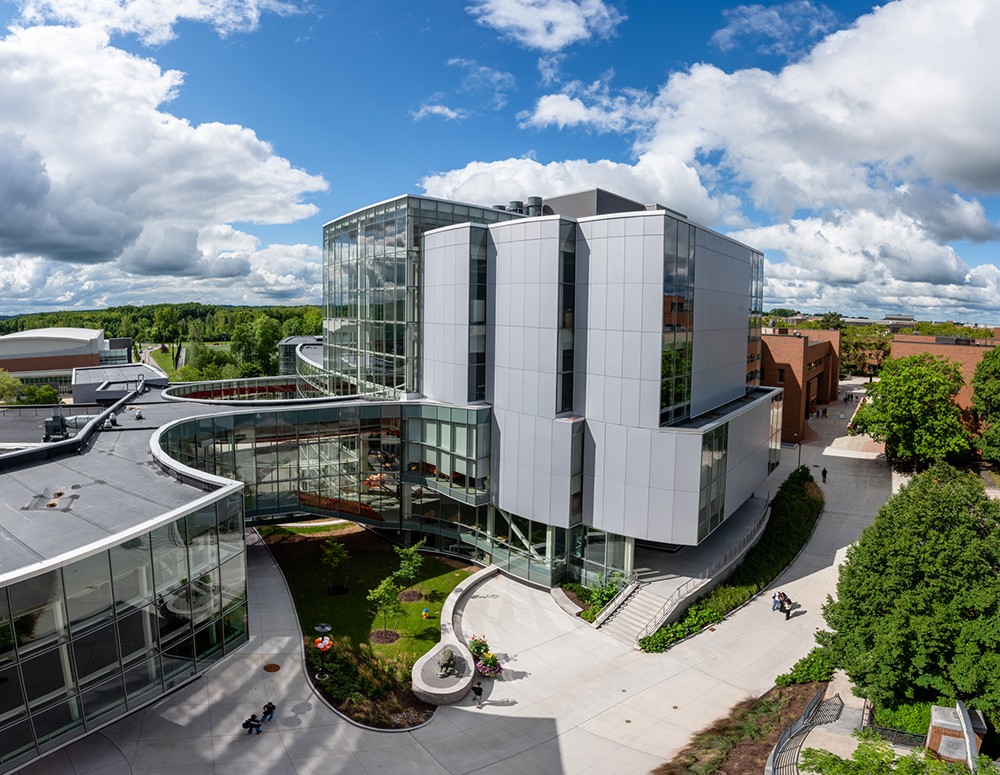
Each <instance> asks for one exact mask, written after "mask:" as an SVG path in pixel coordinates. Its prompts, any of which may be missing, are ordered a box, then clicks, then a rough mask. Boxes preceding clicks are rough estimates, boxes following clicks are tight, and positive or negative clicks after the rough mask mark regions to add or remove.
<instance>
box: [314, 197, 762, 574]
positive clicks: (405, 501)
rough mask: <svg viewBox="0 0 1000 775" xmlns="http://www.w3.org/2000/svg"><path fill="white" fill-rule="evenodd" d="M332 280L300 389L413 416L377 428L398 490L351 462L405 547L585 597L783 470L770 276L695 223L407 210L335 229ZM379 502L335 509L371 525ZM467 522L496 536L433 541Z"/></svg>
mask: <svg viewBox="0 0 1000 775" xmlns="http://www.w3.org/2000/svg"><path fill="white" fill-rule="evenodd" d="M324 270H325V283H326V284H325V300H324V301H325V317H326V320H325V330H324V363H323V369H322V371H323V372H325V373H324V374H323V375H319V374H318V372H319V371H320V369H318V368H317V366H316V364H315V363H311V364H302V368H301V370H300V375H301V376H302V377H303V379H306V380H309V381H310V382H311V383H312V384H313V385H318V384H320V383H321V380H324V381H325V388H326V389H327V391H328V392H329V393H330V394H338V395H342V394H345V393H350V392H356V393H357V394H358V395H362V396H368V397H378V398H381V399H387V400H390V401H393V400H394V399H395V400H397V401H399V403H398V404H390V405H380V406H379V408H378V409H377V410H376V409H375V408H374V407H370V408H367V409H362V410H361V411H368V412H371V413H375V412H378V413H379V414H380V415H381V416H383V417H384V416H387V413H394V412H397V411H398V412H399V416H400V419H401V423H400V427H399V434H400V436H399V438H400V451H401V452H400V456H399V458H400V459H399V466H400V468H399V470H398V472H397V471H396V470H394V469H385V470H382V469H379V468H378V467H377V466H372V465H368V466H367V467H366V460H365V458H364V454H362V455H361V457H360V458H358V459H357V465H358V467H359V468H361V469H363V475H364V477H375V480H374V481H376V482H378V487H379V488H380V489H383V490H387V491H388V492H383V493H382V494H381V497H380V500H381V501H382V502H385V503H388V502H390V501H391V502H392V503H393V504H394V508H398V509H399V512H398V516H396V514H397V512H395V511H394V512H393V515H392V516H391V517H390V519H389V521H390V522H392V521H393V520H395V522H396V524H395V528H396V529H399V530H407V531H408V530H413V531H415V532H419V533H420V534H427V535H440V536H443V537H442V539H441V543H442V544H444V545H446V548H447V549H448V550H450V551H453V552H456V553H460V554H465V555H469V556H473V557H476V558H478V559H480V560H481V561H489V562H500V563H508V564H510V563H511V562H512V560H511V558H516V561H514V563H513V564H514V565H515V566H516V567H513V568H511V570H512V572H515V573H517V575H520V576H522V577H524V578H527V579H530V580H532V581H538V582H541V583H555V582H556V581H558V580H559V578H561V577H562V576H563V575H566V574H569V575H572V576H575V577H578V578H581V579H591V578H594V577H596V576H600V575H602V574H604V573H606V572H609V571H613V570H626V571H627V570H630V568H631V561H632V553H633V545H634V541H635V540H644V541H653V542H662V543H669V544H674V545H684V544H691V545H693V544H697V543H700V542H701V541H703V540H704V539H705V538H706V537H707V536H708V535H709V534H711V533H712V532H713V531H714V530H715V529H716V528H717V527H718V526H719V525H720V524H722V522H723V521H724V520H725V519H726V518H727V517H728V516H730V515H731V514H732V513H733V512H734V511H735V510H736V509H737V508H739V506H740V505H742V504H743V502H744V501H746V499H747V498H749V497H750V495H751V494H752V493H753V491H754V489H755V488H756V487H757V486H758V485H759V484H760V483H761V482H762V481H763V479H764V478H765V477H766V476H767V474H768V473H769V472H770V470H772V469H773V467H774V465H776V461H777V451H778V447H779V436H778V434H777V433H776V432H775V431H776V429H775V427H774V425H773V423H774V418H775V417H776V416H777V415H775V413H774V411H773V405H775V403H776V402H777V405H778V406H779V407H780V396H781V393H780V391H774V390H770V389H764V388H761V387H760V358H761V355H760V348H761V344H760V326H761V306H762V301H761V299H762V287H763V274H762V272H763V256H762V254H761V253H760V252H759V251H755V250H753V249H752V248H749V247H747V246H745V245H741V244H739V243H737V242H735V241H733V240H730V239H728V238H726V237H724V236H722V235H720V234H716V233H715V232H712V231H710V230H708V229H705V228H703V227H701V226H698V225H697V224H694V223H692V222H690V221H689V220H688V219H687V218H686V217H684V216H683V215H681V214H680V213H676V212H674V211H671V210H668V209H667V208H664V207H662V206H659V205H650V206H646V205H642V204H640V203H637V202H633V201H631V200H628V199H625V198H623V197H619V196H616V195H613V194H610V193H608V192H604V191H601V190H599V189H598V190H593V191H590V192H580V193H578V194H571V195H567V196H564V197H556V198H552V199H546V200H544V201H543V200H541V199H538V198H532V199H529V200H528V206H524V205H523V204H522V203H520V202H512V203H510V205H509V206H508V207H503V206H494V207H491V208H488V207H481V206H475V205H469V204H466V203H460V202H448V201H444V200H440V199H431V198H426V197H416V196H401V197H397V198H394V199H391V200H387V201H385V202H381V203H379V204H376V205H373V206H370V207H366V208H363V209H361V210H357V211H355V212H353V213H350V214H348V215H345V216H343V217H341V218H337V219H335V220H333V221H331V222H330V223H328V224H327V225H326V226H325V227H324ZM406 412H411V413H417V412H419V413H421V419H420V420H419V421H418V420H417V419H416V417H413V419H406V418H407V415H406ZM463 412H475V413H476V414H477V418H478V419H477V420H476V429H477V430H476V433H475V443H476V445H478V447H479V448H478V450H477V453H476V455H475V456H473V455H472V454H471V453H470V452H469V446H468V445H469V444H470V443H471V439H472V436H471V435H469V436H466V432H465V431H464V430H463V431H461V432H459V431H456V430H455V428H456V427H458V426H456V425H454V424H453V421H452V420H451V418H452V417H453V416H459V414H460V413H463ZM469 427H471V426H469ZM779 430H780V429H779ZM470 433H471V432H470ZM351 456H352V458H351V459H352V460H354V457H355V455H354V453H351ZM367 462H368V463H370V461H367ZM320 468H322V466H321V467H320ZM338 471H340V472H341V473H338V477H342V471H343V468H342V467H341V468H339V469H338ZM418 475H420V476H418ZM321 478H322V477H321ZM418 479H419V481H418ZM337 481H341V479H339V478H338V480H337ZM470 483H471V484H470ZM319 486H320V487H323V485H319ZM365 487H366V485H365V484H364V483H362V484H358V483H354V484H353V485H352V486H351V487H349V488H347V492H345V491H344V490H343V488H342V489H341V491H340V492H339V494H337V495H327V496H323V497H325V498H326V500H322V501H320V502H322V503H323V504H324V506H327V507H330V506H334V507H341V508H340V510H341V512H342V513H347V514H356V513H358V512H361V513H362V514H364V513H366V509H365V507H364V505H363V501H364V500H365V499H366V498H365ZM430 493H433V496H429V494H430ZM344 495H348V496H350V497H349V498H347V499H345V498H344V497H343V496H344ZM428 497H432V498H433V501H434V503H433V505H431V504H428V503H427V500H428ZM330 498H334V500H330ZM345 500H347V501H349V502H350V504H351V505H350V506H349V507H348V509H347V510H346V511H344V509H343V506H344V502H345ZM428 507H429V508H428ZM463 509H474V510H483V514H482V515H480V514H479V512H478V511H475V512H474V513H469V514H468V515H467V516H465V517H464V519H465V521H466V522H467V523H469V524H467V525H465V528H467V529H465V530H457V529H451V530H450V529H448V528H447V527H435V526H433V525H431V524H430V523H428V521H427V520H428V519H438V518H439V515H441V514H444V515H446V517H445V518H444V519H443V520H442V521H443V523H444V524H445V525H447V523H448V522H455V521H459V522H460V523H461V520H462V519H463V517H462V516H461V515H462V511H463ZM334 510H337V508H335V509H334ZM368 516H370V515H368ZM452 516H454V519H451V517H452ZM472 525H482V526H483V530H482V531H481V534H476V536H475V537H474V539H473V536H472V532H471V526H472ZM456 530H457V532H456ZM463 536H466V537H467V538H468V539H469V540H465V539H463ZM439 548H441V547H439Z"/></svg>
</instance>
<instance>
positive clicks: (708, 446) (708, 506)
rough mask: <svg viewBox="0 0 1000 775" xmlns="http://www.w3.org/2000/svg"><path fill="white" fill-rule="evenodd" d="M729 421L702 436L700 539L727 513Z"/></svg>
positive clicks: (699, 508)
mask: <svg viewBox="0 0 1000 775" xmlns="http://www.w3.org/2000/svg"><path fill="white" fill-rule="evenodd" d="M728 444H729V423H724V424H722V425H720V426H718V427H716V428H713V429H712V430H710V431H707V432H706V433H705V434H704V436H702V439H701V477H700V490H699V498H698V541H699V542H701V541H702V540H703V539H704V538H705V537H706V536H707V535H708V534H709V533H711V532H712V531H713V530H715V528H717V527H718V526H719V525H721V524H722V520H723V518H724V516H725V513H726V449H727V448H728Z"/></svg>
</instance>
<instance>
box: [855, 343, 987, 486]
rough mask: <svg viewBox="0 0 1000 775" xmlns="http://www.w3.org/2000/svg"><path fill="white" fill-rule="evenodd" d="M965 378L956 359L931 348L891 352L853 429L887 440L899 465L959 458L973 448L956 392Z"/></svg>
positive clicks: (923, 464) (890, 453)
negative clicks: (899, 354) (897, 354)
mask: <svg viewBox="0 0 1000 775" xmlns="http://www.w3.org/2000/svg"><path fill="white" fill-rule="evenodd" d="M964 384H965V381H964V380H963V379H962V371H961V367H960V366H959V365H958V364H957V363H955V362H954V361H949V360H947V359H946V358H942V357H939V356H933V355H930V354H928V353H921V354H918V355H911V356H908V357H906V358H890V359H889V360H887V361H886V362H885V363H884V364H883V366H882V372H881V375H880V379H879V381H878V382H874V383H872V384H871V385H869V386H868V391H867V392H868V402H866V403H865V404H864V405H863V406H862V407H861V408H860V409H858V412H857V414H856V415H855V418H854V429H855V431H860V432H862V433H867V434H868V435H869V436H871V437H872V438H873V439H875V440H876V441H881V442H884V443H885V454H886V457H887V458H888V459H889V461H890V462H891V463H893V464H894V465H897V466H899V465H912V466H916V467H917V468H923V467H926V466H927V465H929V464H930V463H932V462H933V461H935V460H944V459H946V458H947V459H958V458H960V457H961V456H963V455H966V454H967V453H968V452H969V450H970V448H971V437H970V434H969V431H968V430H967V429H966V428H965V426H964V425H963V424H962V420H961V416H962V413H961V410H960V409H959V407H958V405H957V404H956V403H955V396H956V395H957V394H958V391H959V390H961V388H962V386H963V385H964Z"/></svg>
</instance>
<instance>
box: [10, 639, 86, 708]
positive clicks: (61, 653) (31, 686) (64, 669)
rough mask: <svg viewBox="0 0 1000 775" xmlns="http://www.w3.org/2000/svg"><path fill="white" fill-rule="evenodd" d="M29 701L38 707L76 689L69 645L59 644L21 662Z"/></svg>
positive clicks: (34, 706) (67, 694) (32, 705)
mask: <svg viewBox="0 0 1000 775" xmlns="http://www.w3.org/2000/svg"><path fill="white" fill-rule="evenodd" d="M21 670H22V673H23V676H24V690H25V693H26V694H27V696H28V703H29V704H30V705H31V707H33V708H37V707H39V706H41V705H44V704H46V703H48V702H51V701H52V700H56V699H59V698H61V697H67V696H69V695H70V694H72V693H73V692H74V691H75V690H76V682H75V680H74V678H73V666H72V659H71V658H70V653H69V647H68V646H59V647H58V648H54V649H50V650H49V651H46V652H43V653H41V654H39V655H38V656H35V657H31V658H30V659H25V660H24V661H23V662H22V663H21Z"/></svg>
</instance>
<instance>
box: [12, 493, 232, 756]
mask: <svg viewBox="0 0 1000 775" xmlns="http://www.w3.org/2000/svg"><path fill="white" fill-rule="evenodd" d="M246 640H247V610H246V558H245V555H244V528H243V510H242V503H241V497H240V495H239V494H238V493H237V494H235V495H230V496H226V497H225V498H223V499H222V500H220V501H217V502H216V503H212V504H209V505H207V506H204V507H202V508H200V509H199V510H198V511H195V512H192V513H190V514H188V515H186V516H183V517H181V518H179V519H177V520H175V521H174V522H172V523H169V524H167V525H164V526H162V527H160V528H158V529H156V530H154V531H152V532H150V533H146V534H143V535H140V536H137V537H135V538H132V539H129V540H128V541H125V542H123V543H121V544H118V545H117V546H113V547H111V548H110V549H108V550H106V551H103V552H100V553H98V554H95V555H92V556H90V557H86V558H84V559H82V560H78V561H76V562H73V563H70V564H69V565H66V566H65V567H63V568H59V569H55V570H50V571H47V572H45V573H42V574H40V575H38V576H35V577H33V578H30V579H26V580H24V581H20V582H16V583H14V584H11V585H10V586H8V587H6V588H4V589H0V772H4V771H7V770H9V769H11V768H13V767H15V766H17V765H18V764H21V763H23V762H25V761H28V760H30V759H32V758H34V757H35V756H37V755H38V754H40V753H44V752H45V751H48V750H50V749H52V748H54V747H56V746H58V745H61V744H63V743H65V742H67V741H68V740H71V739H73V738H76V737H79V736H81V735H83V734H85V733H87V732H89V731H92V730H93V729H95V728H96V727H98V726H100V725H102V724H104V723H105V722H107V721H109V720H111V719H114V718H117V717H118V716H121V715H123V714H125V713H127V712H129V711H131V710H134V709H136V708H137V707H139V706H141V705H143V704H145V703H146V702H148V701H149V700H150V699H152V698H154V697H156V696H158V695H160V694H162V693H163V692H164V691H166V690H168V689H170V688H171V687H173V686H176V685H177V684H179V683H181V682H182V681H184V680H186V679H188V678H190V677H191V676H193V675H196V674H197V673H199V672H201V671H202V670H205V669H206V668H208V667H209V666H210V665H212V664H213V663H214V662H215V661H217V660H219V659H221V658H222V657H223V656H224V655H225V654H226V653H228V652H230V651H232V650H233V649H235V648H236V647H237V646H239V645H241V644H243V643H245V642H246Z"/></svg>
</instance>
